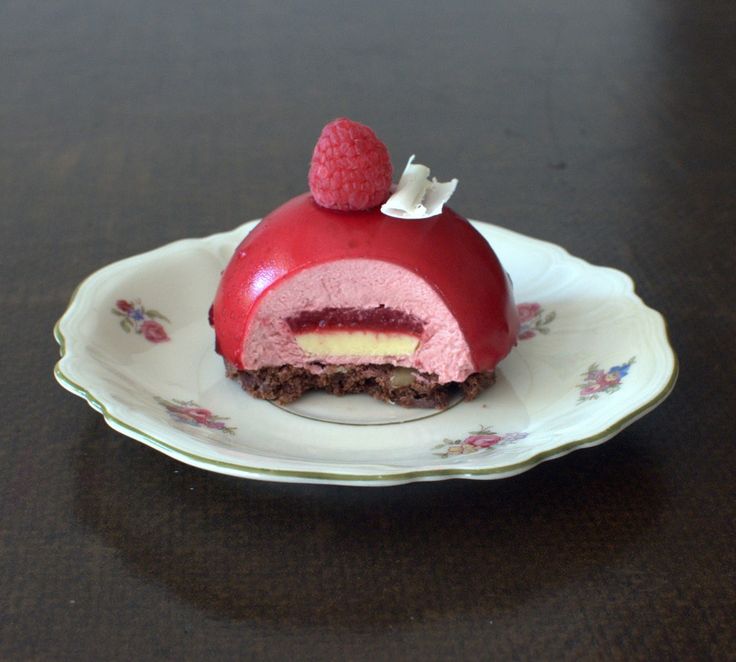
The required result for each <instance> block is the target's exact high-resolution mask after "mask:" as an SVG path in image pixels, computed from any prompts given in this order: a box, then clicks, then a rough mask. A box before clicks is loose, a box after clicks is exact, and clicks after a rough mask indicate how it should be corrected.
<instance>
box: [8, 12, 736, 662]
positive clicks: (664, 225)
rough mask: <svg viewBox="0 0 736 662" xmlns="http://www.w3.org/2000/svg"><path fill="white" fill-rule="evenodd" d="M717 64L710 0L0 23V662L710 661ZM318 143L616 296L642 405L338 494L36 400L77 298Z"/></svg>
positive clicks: (733, 235) (729, 39) (727, 571)
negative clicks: (522, 452) (654, 370)
mask: <svg viewBox="0 0 736 662" xmlns="http://www.w3.org/2000/svg"><path fill="white" fill-rule="evenodd" d="M735 43H736V6H735V5H734V3H732V2H728V1H727V0H721V1H718V0H713V1H712V2H703V3H692V2H685V0H672V1H671V2H663V1H661V0H644V1H643V2H631V1H626V0H624V1H621V2H606V1H604V0H590V1H588V2H582V1H577V0H560V1H559V2H551V3H542V2H539V3H535V2H528V1H526V0H522V1H519V0H513V1H511V0H492V1H491V2H487V3H482V2H472V1H470V0H467V1H465V0H461V1H458V2H456V3H443V2H437V1H435V0H429V1H425V2H422V3H419V2H405V3H400V2H387V1H385V0H375V1H374V2H370V3H366V2H361V3H358V2H354V1H352V0H347V1H342V2H337V1H336V0H332V1H330V0H315V2H310V3H306V2H296V1H294V0H291V1H284V2H266V1H264V0H253V1H250V2H248V1H246V2H235V1H231V0H222V1H219V2H212V3H205V2H192V1H190V0H179V1H176V2H174V1H173V0H147V1H145V2H144V1H142V0H127V1H126V2H113V1H112V0H94V1H93V0H54V1H51V0H33V1H27V2H26V1H23V0H4V1H3V2H0V228H1V229H2V233H1V235H0V237H1V240H0V256H1V262H0V279H1V280H0V282H2V286H1V287H0V329H1V331H2V332H1V333H0V344H1V351H0V356H1V357H2V368H3V380H2V403H3V411H4V414H3V420H2V426H1V427H0V435H1V437H2V441H1V443H0V659H2V660H165V659H181V660H209V659H216V660H236V659H237V660H242V659H258V660H279V661H280V660H288V659H292V660H302V659H304V660H328V659H329V660H332V659H334V660H344V659H349V660H379V659H380V660H383V659H385V660H404V659H406V660H413V659H421V660H476V659H482V660H486V659H487V660H491V659H493V660H507V659H508V660H546V659H550V660H563V659H564V660H568V659H569V660H588V659H590V660H691V659H692V660H706V659H707V660H733V659H736V634H735V633H736V619H735V618H734V604H736V589H735V588H734V578H735V571H736V567H735V560H736V559H735V553H734V541H735V540H736V530H735V529H736V526H735V520H736V517H735V514H736V513H735V508H734V501H735V499H734V497H735V496H736V490H735V489H734V484H735V481H734V476H735V475H736V459H735V458H736V454H735V453H734V441H736V440H735V438H734V437H735V435H734V424H733V418H732V413H731V412H732V411H734V410H735V409H736V407H735V406H734V405H736V402H735V400H736V398H735V397H734V396H735V395H736V388H735V379H734V365H736V351H735V350H734V346H735V344H736V343H734V334H735V333H736V313H735V312H734V311H735V310H736V305H735V304H736V298H735V297H734V286H735V285H736V282H735V279H734V272H735V271H736V232H735V231H734V226H735V225H736V196H735V195H734V193H735V192H736V156H735V155H736V122H735V121H734V117H736V48H735V47H734V44H735ZM341 115H346V116H349V117H351V118H353V119H356V120H359V121H362V122H365V123H367V124H369V125H371V126H372V127H373V128H374V129H375V130H376V132H377V133H378V134H379V135H380V136H381V137H382V139H383V140H384V141H385V142H386V143H387V144H388V145H389V146H390V149H391V153H392V155H393V156H394V158H395V159H396V162H395V164H394V165H395V167H397V168H398V167H401V166H402V165H403V161H404V158H405V156H408V155H410V154H412V153H417V156H418V158H419V160H420V161H421V162H423V163H428V164H430V165H431V166H432V168H433V171H434V172H436V173H437V175H438V176H440V177H452V176H456V177H458V178H459V180H460V187H459V189H458V192H457V194H456V196H455V198H454V200H453V206H454V207H455V208H456V209H458V210H459V211H461V212H462V213H464V214H465V215H467V216H470V217H473V218H479V219H482V220H488V221H492V222H494V223H497V224H499V225H503V226H506V227H509V228H512V229H514V230H517V231H519V232H522V233H525V234H529V235H532V236H535V237H540V238H543V239H547V240H550V241H553V242H555V243H558V244H561V245H563V246H565V247H566V248H568V249H569V250H570V251H571V252H572V253H573V254H575V255H579V256H581V257H583V258H584V259H586V260H588V261H590V262H592V263H596V264H605V265H609V266H612V267H616V268H618V269H621V270H623V271H626V272H627V273H629V274H630V275H631V276H632V277H633V278H634V280H635V281H636V283H637V290H638V292H639V294H640V295H641V296H642V298H643V299H644V300H645V301H646V302H647V303H648V304H649V305H650V306H652V307H654V308H656V309H658V310H660V311H661V312H662V313H663V314H664V315H665V317H666V318H667V319H668V321H669V325H670V330H671V334H672V340H673V344H674V346H675V349H676V351H677V352H678V355H679V357H680V362H681V372H680V379H679V383H678V385H677V387H676V388H675V391H674V392H673V394H672V395H671V397H670V398H669V399H668V400H667V401H666V402H665V403H664V404H663V405H662V406H661V407H659V408H658V409H656V410H655V411H654V412H652V413H651V414H650V415H648V416H646V417H645V418H643V419H641V420H639V421H638V422H636V423H635V424H634V425H632V426H631V427H629V428H627V429H626V430H625V431H624V432H622V433H621V434H619V435H618V436H617V437H616V438H615V439H613V440H612V441H610V442H608V443H606V444H604V445H603V446H600V447H597V448H593V449H590V450H584V451H578V452H575V453H573V454H572V455H570V456H567V457H565V458H563V459H560V460H556V461H554V462H548V463H545V464H544V465H542V466H539V467H537V468H535V469H533V470H532V471H529V472H527V473H525V474H523V475H520V476H518V477H515V478H512V479H507V480H501V481H488V482H482V481H481V482H473V481H459V480H455V481H446V482H439V483H428V484H413V485H406V486H400V487H393V488H381V489H368V488H345V487H329V486H308V485H284V484H270V483H265V482H256V481H246V480H239V479H234V478H228V477H225V476H220V475H216V474H212V473H208V472H205V471H200V470H197V469H195V468H192V467H189V466H185V465H182V464H180V463H178V462H176V461H173V460H170V459H168V458H166V457H164V456H163V455H160V454H158V453H156V452H154V451H153V450H151V449H149V448H147V447H144V446H142V445H141V444H138V443H136V442H134V441H132V440H130V439H128V438H126V437H123V436H121V435H120V434H118V433H116V432H114V431H112V430H111V429H109V428H108V427H107V426H106V425H105V423H104V421H103V420H102V418H101V417H100V416H99V414H97V413H96V412H94V411H93V410H92V409H90V408H89V407H88V406H87V405H86V404H85V403H84V402H83V401H82V400H80V399H78V398H75V397H73V396H72V395H70V394H69V393H67V392H65V391H63V390H62V389H61V388H60V387H59V386H58V385H57V384H56V383H55V382H54V380H53V377H52V368H53V365H54V363H55V361H56V360H57V358H58V348H57V346H56V344H55V343H54V341H53V338H52V327H53V325H54V322H55V321H56V319H57V318H58V317H59V316H60V315H61V313H62V312H63V311H64V309H65V307H66V303H67V301H68V299H69V297H70V295H71V293H72V291H73V289H74V287H75V286H76V285H77V284H78V283H79V282H80V281H81V280H82V279H83V278H84V277H85V276H87V275H88V274H89V273H91V272H92V271H94V270H96V269H98V268H99V267H102V266H103V265H105V264H107V263H109V262H111V261H113V260H116V259H120V258H123V257H126V256H129V255H133V254H135V253H139V252H142V251H145V250H149V249H152V248H155V247H157V246H159V245H161V244H163V243H166V242H169V241H172V240H174V239H178V238H182V237H194V236H204V235H207V234H210V233H212V232H216V231H221V230H226V229H230V228H232V227H234V226H236V225H237V224H239V223H241V222H243V221H245V220H248V219H251V218H257V217H260V216H262V215H263V214H264V213H266V212H267V211H269V210H270V209H272V208H273V207H275V206H276V205H277V204H279V203H280V202H282V201H284V200H285V199H287V198H288V197H291V196H293V195H296V194H297V193H300V192H301V191H303V190H304V189H305V188H306V171H307V165H308V162H309V157H310V154H311V149H312V147H313V144H314V140H315V139H316V137H317V135H318V134H319V131H320V129H321V127H322V125H323V124H324V123H325V122H326V121H328V120H330V119H332V118H334V117H336V116H341Z"/></svg>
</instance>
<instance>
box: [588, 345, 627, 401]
mask: <svg viewBox="0 0 736 662" xmlns="http://www.w3.org/2000/svg"><path fill="white" fill-rule="evenodd" d="M635 361H636V357H635V356H632V357H631V358H630V359H629V360H628V361H626V363H622V364H621V365H615V366H613V367H611V368H609V369H608V370H601V369H600V367H599V366H598V364H597V363H593V364H591V366H590V367H589V368H588V369H587V370H586V371H585V372H584V373H582V375H581V376H582V377H583V379H584V381H583V383H582V384H578V388H579V389H580V396H579V398H578V402H585V401H586V400H597V399H598V397H599V396H600V394H601V393H608V394H609V395H610V394H611V393H615V392H616V391H618V390H619V389H620V388H621V380H623V378H624V377H626V375H628V374H629V369H630V368H631V366H632V365H633V364H634V362H635Z"/></svg>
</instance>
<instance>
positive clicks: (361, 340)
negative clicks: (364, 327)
mask: <svg viewBox="0 0 736 662" xmlns="http://www.w3.org/2000/svg"><path fill="white" fill-rule="evenodd" d="M295 338H296V342H297V345H299V347H301V348H302V350H304V352H306V353H307V354H311V355H313V356H408V355H409V354H412V353H413V352H414V350H415V349H416V348H417V345H419V338H417V337H416V336H412V335H411V334H408V333H383V332H380V331H321V332H319V333H300V334H298V335H296V336H295Z"/></svg>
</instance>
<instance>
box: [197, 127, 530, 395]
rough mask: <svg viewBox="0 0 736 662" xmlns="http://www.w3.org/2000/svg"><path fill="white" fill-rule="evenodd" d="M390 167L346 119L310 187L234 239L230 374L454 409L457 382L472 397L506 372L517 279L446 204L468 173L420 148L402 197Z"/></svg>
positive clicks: (227, 311)
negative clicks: (439, 168)
mask: <svg viewBox="0 0 736 662" xmlns="http://www.w3.org/2000/svg"><path fill="white" fill-rule="evenodd" d="M390 168H391V166H390V161H389V160H388V153H387V152H386V151H385V147H383V145H382V143H380V141H378V139H377V138H376V137H375V135H374V134H373V132H372V131H370V129H368V128H367V127H364V126H362V125H360V124H357V123H355V122H351V121H350V120H346V119H339V120H335V121H334V122H332V123H330V124H328V125H327V126H326V127H325V129H324V130H323V133H322V136H321V137H320V140H319V141H318V143H317V146H316V147H315V152H314V156H313V159H312V167H311V170H310V175H309V182H310V189H311V192H310V193H305V194H302V195H299V196H297V197H295V198H293V199H292V200H289V201H288V202H286V203H285V204H284V205H282V206H281V207H279V208H278V209H276V210H274V211H273V212H271V213H270V214H268V215H267V216H266V217H265V218H264V219H263V220H262V221H261V222H260V223H259V224H258V225H257V226H256V227H255V229H253V230H252V231H251V232H250V233H249V234H248V235H247V236H246V237H245V239H244V240H243V241H242V243H241V244H240V245H239V246H238V248H237V249H236V250H235V253H234V255H233V256H232V258H231V260H230V262H229V264H228V266H227V268H226V269H225V271H224V272H223V274H222V278H221V281H220V285H219V288H218V290H217V293H216V295H215V300H214V303H213V305H212V308H211V310H210V323H211V324H212V325H213V326H214V329H215V336H216V349H217V351H218V353H220V354H221V355H222V356H223V358H224V360H225V365H226V371H227V374H228V376H230V377H232V378H234V379H237V380H238V381H239V382H240V383H241V385H242V386H243V388H244V389H245V390H246V391H247V392H249V393H250V394H251V395H253V396H255V397H258V398H265V399H268V400H274V401H276V402H278V403H281V404H285V403H288V402H291V401H293V400H295V399H297V398H298V397H300V396H301V395H302V394H303V393H304V392H306V391H309V390H312V389H323V390H326V391H328V392H331V393H334V394H337V395H340V394H346V393H368V394H370V395H372V396H374V397H376V398H379V399H381V400H385V401H387V402H393V403H396V404H399V405H402V406H419V407H438V408H442V407H445V406H447V404H448V402H449V399H450V397H451V395H452V393H453V390H457V389H459V390H460V391H462V393H463V395H464V397H465V398H466V399H472V398H474V397H476V396H477V395H478V393H480V392H481V391H482V390H483V389H484V388H486V387H487V386H489V385H490V384H491V383H492V382H493V373H494V370H495V368H496V365H497V364H498V362H499V361H501V360H502V359H503V358H504V357H505V356H506V355H507V354H508V353H509V351H510V350H511V348H512V347H513V346H514V344H515V342H516V334H517V331H518V324H519V323H518V318H517V315H516V310H515V306H514V302H513V297H512V294H511V286H510V282H509V279H508V276H507V274H506V273H505V272H504V270H503V268H502V266H501V264H500V263H499V261H498V258H497V257H496V255H495V253H494V252H493V250H492V249H491V247H490V246H489V245H488V243H487V242H486V240H485V239H484V238H483V237H482V236H481V235H480V233H478V232H477V231H476V230H475V228H473V226H472V225H471V224H470V223H469V222H468V221H467V220H466V219H465V218H463V217H462V216H460V215H459V214H457V213H455V212H454V211H452V210H451V209H450V208H448V207H447V206H444V205H443V200H444V199H445V197H446V195H447V193H448V191H449V193H451V192H452V190H454V187H455V184H456V181H453V182H450V183H447V184H440V183H438V182H436V181H432V182H428V181H427V180H426V177H424V176H423V175H425V174H428V170H427V169H426V168H425V167H424V166H418V165H415V164H413V163H412V160H411V159H410V160H409V164H408V166H407V170H406V171H405V173H404V176H402V178H401V181H400V183H399V187H398V189H397V190H396V191H395V192H394V194H393V195H391V193H392V191H391V189H390V182H391V170H390ZM407 191H408V193H407ZM402 197H403V198H404V200H403V201H402V199H401V198H402ZM389 198H390V199H389ZM407 199H408V200H409V203H407V202H406V200H407ZM438 201H439V202H438ZM382 203H383V205H382V206H380V205H381V204H382ZM389 214H392V215H389ZM397 216H403V217H397Z"/></svg>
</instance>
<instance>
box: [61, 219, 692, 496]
mask: <svg viewBox="0 0 736 662" xmlns="http://www.w3.org/2000/svg"><path fill="white" fill-rule="evenodd" d="M260 220H261V219H254V220H251V221H247V222H246V223H243V224H241V225H239V226H237V227H236V228H234V229H232V230H228V231H223V232H217V233H213V234H210V235H207V236H205V237H199V238H196V237H192V238H181V239H177V240H175V241H172V242H168V243H166V244H163V245H162V246H159V247H157V248H153V249H151V250H148V251H144V252H142V253H138V254H135V255H132V256H128V257H126V258H122V259H120V260H116V261H114V262H111V263H109V264H107V265H104V266H102V267H101V268H99V269H97V270H95V271H94V272H92V273H91V274H89V275H88V276H87V277H86V278H85V279H83V280H82V281H81V282H80V283H79V284H78V285H77V286H76V288H75V289H74V291H73V293H72V295H71V297H70V300H69V303H68V304H67V307H66V309H65V311H64V312H63V313H62V315H61V316H60V318H59V319H58V321H57V322H56V324H55V325H54V330H53V334H54V339H55V340H56V342H57V343H58V345H59V352H60V359H59V361H58V362H57V363H56V364H55V366H54V371H53V374H54V377H55V378H56V380H57V381H58V383H59V384H60V385H61V386H63V387H64V388H65V389H66V390H68V391H69V392H71V393H73V394H74V395H77V396H78V397H81V398H82V399H83V400H85V401H86V402H87V403H88V405H89V406H90V407H91V408H92V409H94V410H95V411H97V412H98V413H100V414H102V416H103V418H104V420H105V422H106V423H107V424H108V425H109V426H110V427H111V428H112V429H114V430H116V431H117V432H120V433H121V434H124V435H125V436H128V437H130V438H133V439H135V440H137V441H140V442H141V443H143V444H145V445H147V446H149V447H151V448H153V449H155V450H158V451H159V452H161V453H163V454H165V455H167V456H169V457H171V458H174V459H176V460H179V461H181V462H184V463H185V464H189V465H191V466H195V467H198V468H201V469H205V470H209V471H213V472H216V473H221V474H226V475H230V476H236V477H242V478H250V479H255V480H264V481H276V482H290V483H314V484H331V485H355V486H360V485H364V486H376V487H378V486H393V485H400V484H404V483H410V482H418V481H436V480H447V479H459V478H463V479H476V480H478V479H499V478H506V477H510V476H514V475H517V474H520V473H522V472H524V471H527V470H529V469H532V468H533V467H535V466H537V465H539V464H540V463H542V462H545V461H548V460H552V459H556V458H559V457H562V456H564V455H567V454H568V453H570V452H572V451H574V450H578V449H582V448H590V447H593V446H597V445H599V444H602V443H604V442H606V441H608V440H609V439H611V438H612V437H614V436H615V435H616V434H618V433H619V432H620V431H621V430H623V429H624V428H626V427H628V426H629V425H631V424H632V423H634V422H635V421H636V420H638V419H639V418H641V417H642V416H644V415H646V414H647V413H649V412H650V411H652V410H653V409H655V408H656V407H657V406H658V405H660V404H661V403H662V402H663V401H664V400H665V399H666V398H667V397H668V396H669V394H670V393H671V392H672V389H673V388H674V386H675V383H676V381H677V377H678V374H679V362H678V358H677V355H676V353H675V351H674V349H673V347H672V343H671V340H670V335H669V329H668V326H667V321H666V319H665V318H664V317H663V316H662V314H661V313H659V311H657V310H655V309H653V308H650V307H649V306H647V305H646V304H645V303H644V302H643V301H642V299H641V298H640V297H639V296H638V294H637V293H636V289H635V283H634V280H633V279H632V278H631V276H629V275H628V274H627V273H625V272H623V271H620V270H619V269H615V268H612V267H606V266H600V265H593V264H591V263H589V262H587V261H586V260H584V259H582V258H579V257H577V256H575V255H572V254H571V253H570V252H569V251H568V250H567V249H565V248H564V247H562V246H559V245H558V244H555V243H553V242H550V241H547V240H544V239H537V238H534V237H529V236H527V235H524V234H522V233H519V232H516V231H514V230H509V229H507V228H503V227H501V226H498V225H495V224H492V223H488V222H481V221H472V222H473V223H474V224H478V225H480V226H482V227H483V228H485V229H491V230H498V231H501V232H503V233H506V234H508V235H509V236H511V237H512V238H514V239H515V240H522V241H529V240H531V241H533V242H535V243H537V244H539V245H544V246H545V247H546V249H547V250H550V251H552V252H553V253H555V254H556V255H555V257H556V258H557V259H558V260H563V261H567V260H571V261H574V262H578V263H582V264H583V265H586V266H588V267H594V268H596V269H599V270H601V271H606V272H608V273H609V274H610V275H612V276H614V277H616V278H617V279H618V280H619V282H620V283H622V284H623V285H624V288H623V289H624V292H625V294H627V296H628V297H630V298H633V299H634V300H635V301H636V302H637V303H638V304H639V305H640V306H641V307H643V308H644V309H646V310H647V311H649V312H650V313H654V314H655V315H656V316H657V317H658V318H659V321H660V322H661V324H662V326H663V329H664V338H663V340H664V345H665V347H666V349H667V350H668V352H669V356H670V359H671V364H670V366H669V372H668V378H667V380H666V383H665V384H664V386H663V387H662V388H661V389H660V390H659V391H657V392H656V393H655V394H654V395H653V396H652V397H651V398H650V399H649V400H647V401H646V402H645V403H643V404H642V405H640V406H639V407H637V408H635V409H633V410H630V411H628V412H627V413H626V414H625V415H622V416H621V417H620V418H619V419H617V420H616V421H614V422H613V423H612V424H611V425H609V426H608V427H607V428H605V429H604V430H602V431H599V432H596V433H595V434H592V435H589V436H586V437H582V438H579V439H573V440H569V441H566V442H565V443H562V444H560V445H559V446H556V447H554V448H550V449H546V450H543V451H541V452H539V453H537V454H535V455H532V456H531V457H528V458H526V459H524V460H522V461H520V462H516V463H510V464H505V465H501V466H491V467H472V468H461V467H457V468H448V467H445V468H429V469H418V470H406V469H399V470H388V471H386V472H382V473H372V474H367V473H357V474H355V473H350V472H347V471H346V472H339V471H317V470H306V469H304V470H303V469H284V468H268V467H258V466H248V465H245V464H241V463H236V462H227V461H224V460H218V459H214V458H206V457H202V456H199V455H197V454H196V453H192V452H189V451H187V450H183V449H182V448H179V447H177V446H176V445H174V444H173V443H171V442H169V441H165V440H163V439H159V438H158V437H156V436H154V435H152V434H149V433H148V432H145V431H144V430H140V429H138V428H137V427H135V426H133V425H131V424H129V423H127V422H126V421H125V420H123V419H121V418H119V417H117V416H115V415H113V414H112V413H110V411H109V410H108V408H107V406H106V405H105V403H104V402H103V400H102V399H101V398H98V397H97V396H96V395H95V394H94V393H93V391H92V389H91V388H90V387H86V386H84V385H81V384H79V383H77V382H75V381H74V380H72V379H71V378H70V377H68V376H67V375H66V374H65V373H64V370H63V363H64V362H65V361H69V360H72V359H73V358H74V356H73V355H71V354H70V352H69V349H68V347H69V343H68V342H67V339H66V337H65V336H64V334H63V331H62V329H61V327H62V324H63V323H64V321H65V319H67V318H68V317H70V316H71V314H72V313H73V311H74V308H75V304H76V303H77V302H78V299H77V295H78V293H79V292H80V291H81V290H82V288H83V287H84V286H85V284H86V283H88V282H89V281H90V280H91V279H94V278H95V277H96V276H98V274H100V273H101V272H104V271H106V270H108V269H111V268H114V267H116V266H120V265H122V264H123V263H125V262H129V261H131V260H136V259H138V258H145V257H146V256H149V255H150V254H152V253H156V252H159V251H161V250H170V249H172V248H175V247H176V246H182V245H184V244H190V243H201V242H205V241H206V242H208V243H212V242H217V240H218V239H220V240H222V239H224V238H226V237H228V236H231V235H236V238H237V235H238V233H243V232H245V231H246V230H247V229H249V226H255V225H256V224H257V223H258V222H259V221H260ZM176 433H177V434H183V433H182V432H181V431H178V430H177V431H176ZM387 469H389V468H388V467H387Z"/></svg>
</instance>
